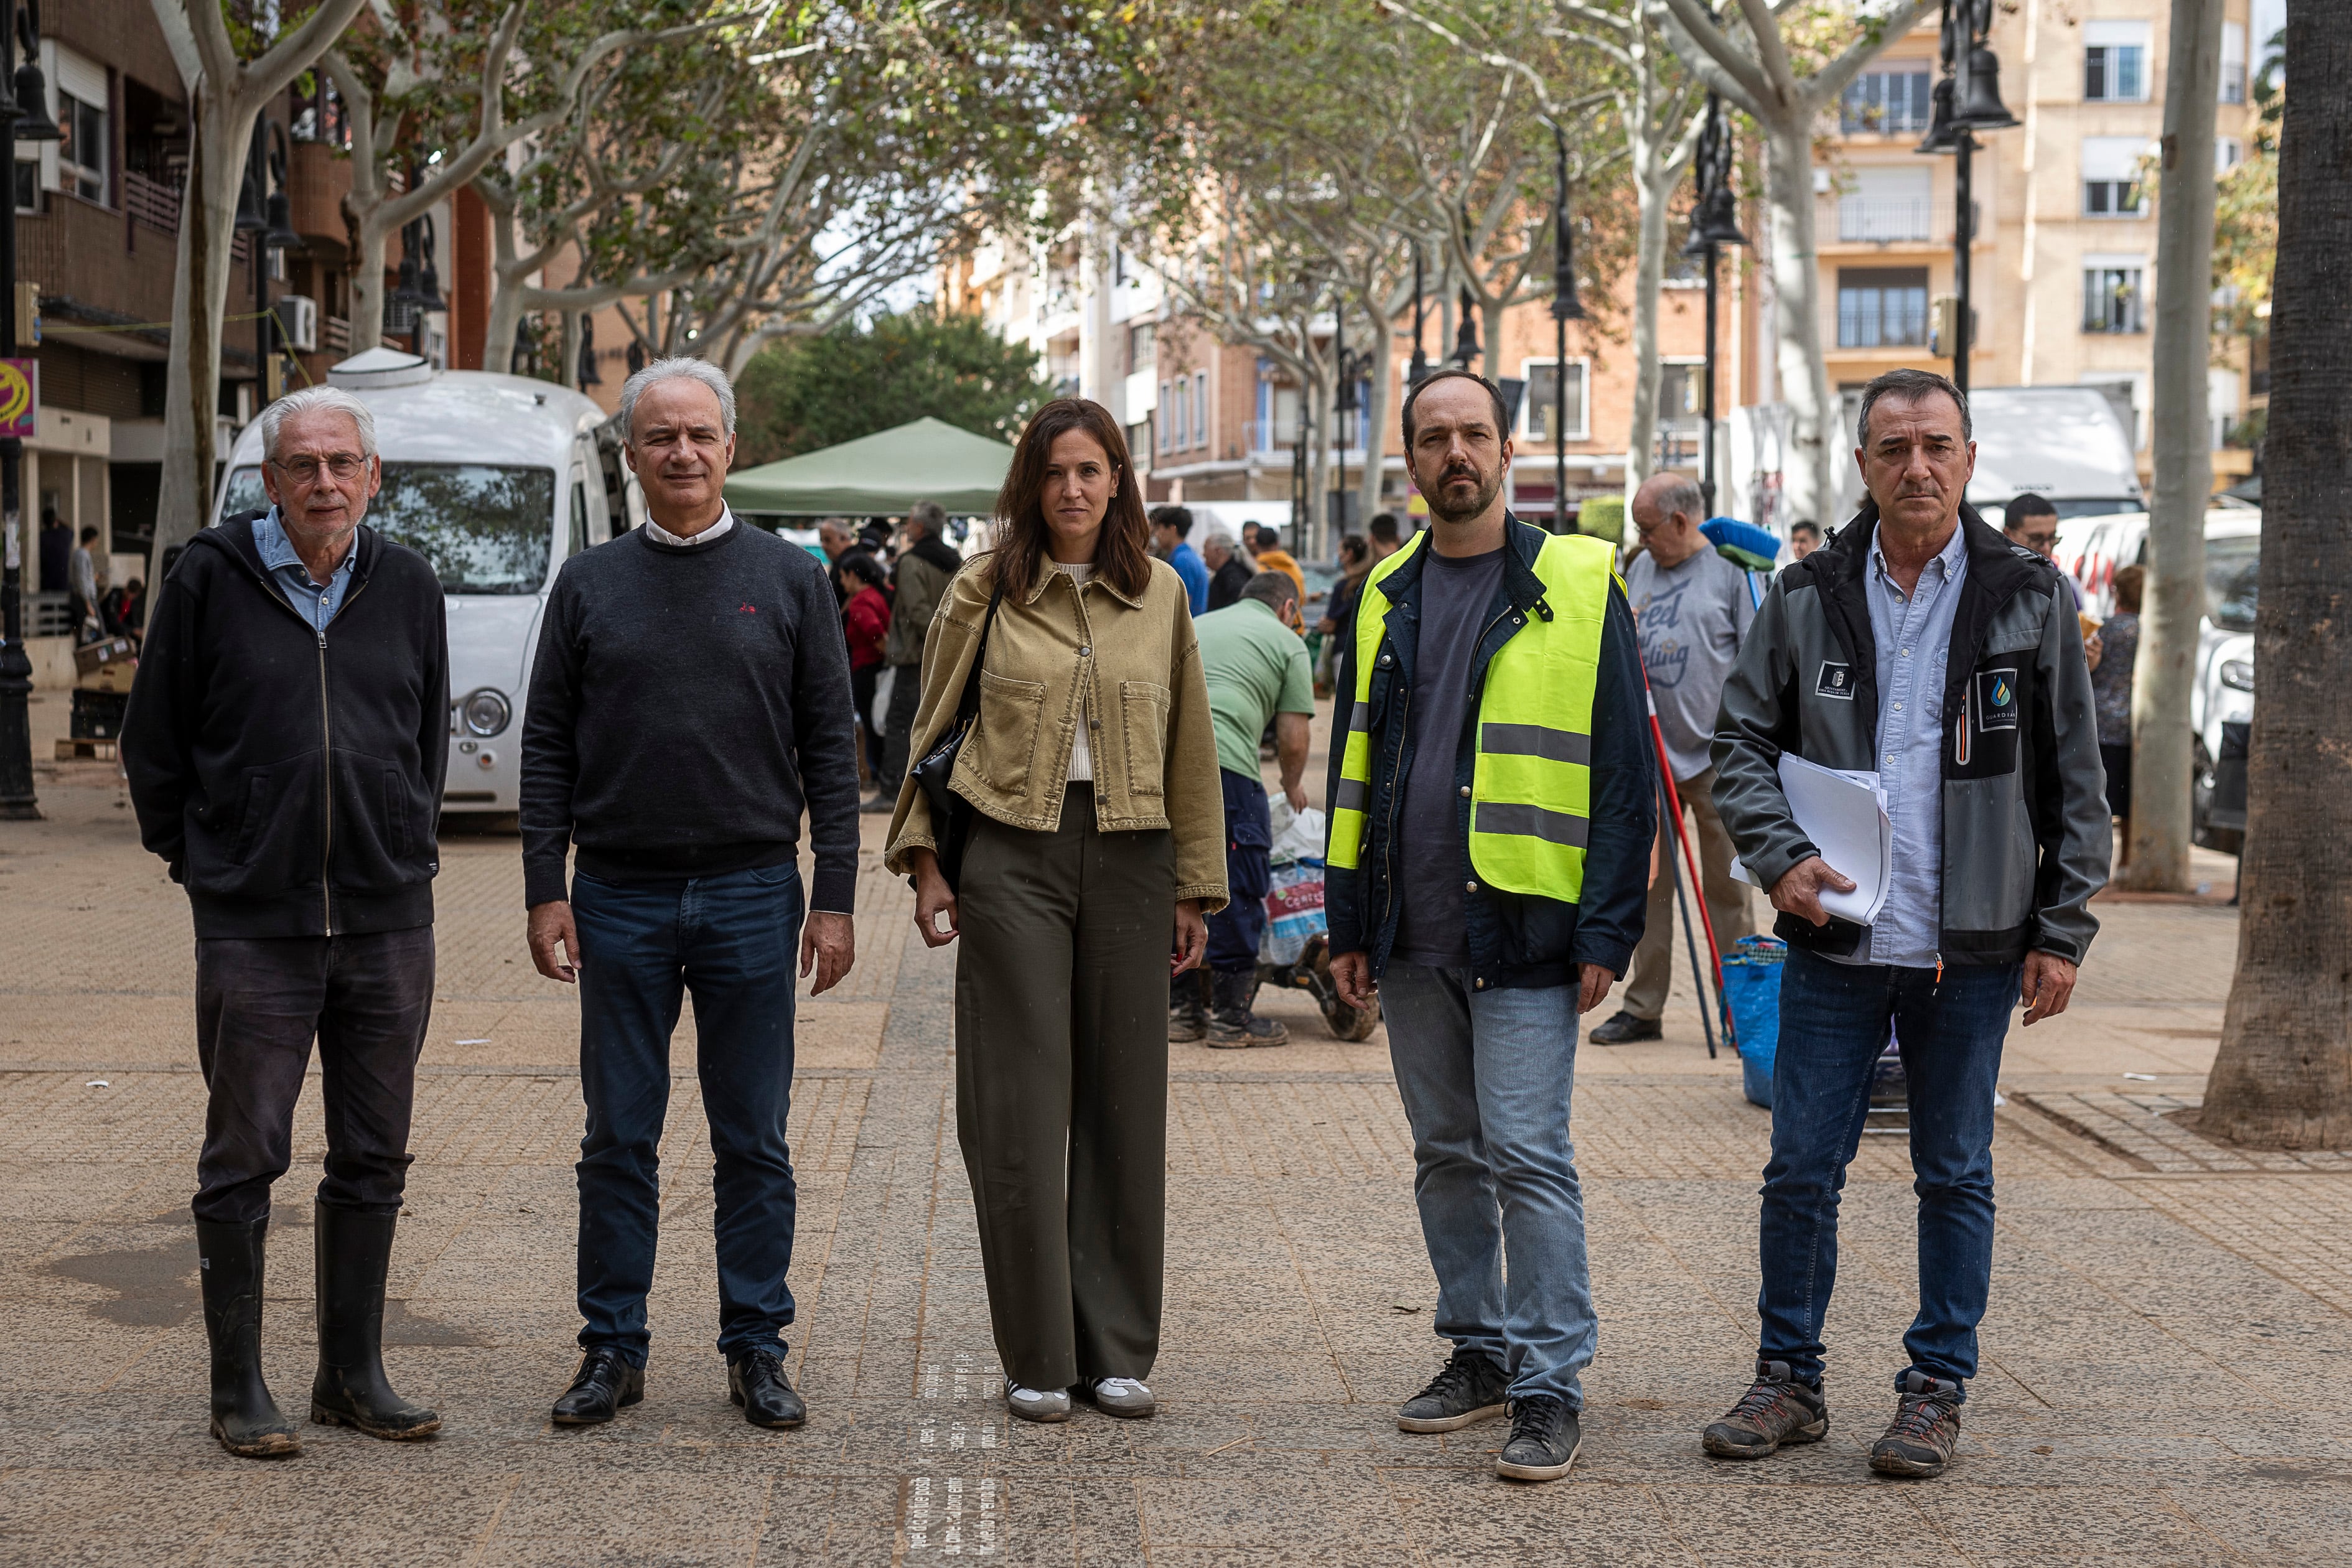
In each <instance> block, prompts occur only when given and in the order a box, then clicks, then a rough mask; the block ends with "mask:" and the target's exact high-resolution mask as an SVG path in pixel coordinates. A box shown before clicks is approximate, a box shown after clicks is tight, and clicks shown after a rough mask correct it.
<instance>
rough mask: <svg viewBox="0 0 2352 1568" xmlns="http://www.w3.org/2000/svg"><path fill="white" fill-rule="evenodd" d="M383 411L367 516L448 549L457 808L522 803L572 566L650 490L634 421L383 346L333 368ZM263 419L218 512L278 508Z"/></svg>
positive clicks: (452, 778)
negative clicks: (533, 686)
mask: <svg viewBox="0 0 2352 1568" xmlns="http://www.w3.org/2000/svg"><path fill="white" fill-rule="evenodd" d="M328 378H329V381H330V382H331V384H333V385H335V386H339V387H341V388H343V389H344V390H346V391H348V392H350V393H351V394H352V395H354V396H356V397H358V398H359V399H360V401H361V402H362V403H365V404H366V405H368V407H369V408H370V410H372V411H373V413H374V415H375V437H376V450H377V452H378V454H379V456H381V457H382V458H383V491H382V493H380V494H379V495H377V497H376V498H375V500H373V502H371V503H370V504H369V506H368V512H367V520H366V521H367V523H368V525H369V526H370V527H372V528H373V529H375V530H377V531H379V532H381V533H382V534H383V536H384V537H385V538H387V539H392V540H395V541H397V542H400V543H402V544H405V545H407V546H408V547H409V548H411V549H412V550H415V551H416V552H418V553H419V554H421V555H423V556H424V557H425V560H427V561H429V562H431V563H433V569H434V571H435V572H436V574H439V576H440V578H441V590H442V593H443V594H444V595H446V597H445V598H444V600H443V603H444V605H446V610H447V615H448V622H449V695H450V704H449V777H448V782H447V784H446V785H444V787H443V793H442V796H441V800H442V807H443V809H444V810H445V811H449V812H499V813H503V812H512V811H514V810H516V809H517V808H518V806H519V805H520V784H521V726H522V707H523V693H524V690H525V689H526V688H527V686H528V685H529V681H530V661H531V655H532V652H533V650H534V649H536V648H537V647H538V646H539V620H540V615H541V610H542V609H543V608H544V606H545V605H546V603H547V594H548V590H549V589H550V588H551V587H552V586H553V585H554V583H555V574H556V570H557V568H559V567H560V566H562V564H563V563H564V562H565V561H566V560H568V559H570V558H571V557H572V556H574V555H577V554H579V553H581V552H583V551H585V550H588V549H590V548H592V547H593V546H595V545H597V544H601V543H603V542H604V541H605V540H607V539H610V538H612V537H613V536H614V534H615V533H616V532H624V531H627V530H628V529H629V528H631V527H633V526H635V523H636V522H637V521H640V520H641V518H642V515H643V506H644V503H643V501H642V500H641V498H640V497H639V496H638V494H637V491H636V486H635V480H634V479H630V478H629V477H628V474H627V469H626V468H625V465H624V464H623V462H622V460H621V455H620V441H619V437H618V433H617V432H616V431H614V429H612V428H611V426H610V424H609V421H608V419H607V416H606V415H605V413H604V410H603V409H601V408H599V407H598V406H597V405H595V404H594V403H593V402H592V401H590V400H589V399H588V398H586V397H584V396H583V395H580V394H579V393H577V392H574V391H572V390H571V389H570V388H568V387H562V386H558V385H556V384H554V383H552V382H545V381H533V380H530V379H529V378H527V377H524V376H519V375H493V374H486V373H483V372H478V371H461V370H453V371H436V370H435V369H434V368H433V367H432V366H431V365H430V364H428V363H425V361H424V360H422V359H419V358H417V357H416V356H415V355H414V354H407V353H400V352H399V351H398V350H395V349H371V350H369V351H368V352H366V353H362V354H358V355H355V356H354V357H352V358H351V359H348V360H345V361H344V362H343V363H341V364H339V365H337V366H335V367H334V368H333V370H331V371H330V372H329V373H328ZM268 504H269V500H268V497H267V496H266V495H265V494H264V493H263V491H262V488H261V424H260V421H258V420H256V421H254V422H253V423H252V424H250V425H248V426H246V428H245V431H244V433H243V434H242V435H241V436H239V437H237V441H236V447H235V448H234V450H233V451H232V452H231V454H230V457H229V463H228V474H227V477H226V480H225V481H224V483H223V484H222V486H221V493H220V500H219V502H218V504H217V505H216V506H215V509H214V512H213V521H214V524H215V526H217V525H218V524H219V523H220V521H222V520H223V519H226V518H230V517H235V516H236V515H237V514H238V513H240V512H246V511H253V510H259V509H261V508H264V507H267V506H268Z"/></svg>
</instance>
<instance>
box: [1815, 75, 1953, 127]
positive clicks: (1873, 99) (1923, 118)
mask: <svg viewBox="0 0 2352 1568" xmlns="http://www.w3.org/2000/svg"><path fill="white" fill-rule="evenodd" d="M1931 86H1932V80H1931V79H1930V77H1929V74H1928V70H1927V67H1926V66H1924V65H1890V66H1886V67H1884V68H1881V69H1878V70H1874V71H1864V73H1863V74H1862V75H1860V76H1858V77H1856V78H1854V79H1853V82H1852V84H1850V85H1849V86H1848V87H1847V88H1846V89H1845V94H1844V96H1843V98H1841V99H1840V100H1838V129H1839V130H1840V131H1843V132H1845V133H1846V134H1847V135H1853V134H1854V133H1855V132H1864V133H1876V134H1880V135H1888V136H1891V135H1895V134H1896V133H1898V132H1910V131H1925V130H1927V121H1928V119H1929V118H1930V116H1929V102H1928V93H1929V90H1930V88H1931Z"/></svg>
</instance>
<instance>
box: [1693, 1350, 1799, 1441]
mask: <svg viewBox="0 0 2352 1568" xmlns="http://www.w3.org/2000/svg"><path fill="white" fill-rule="evenodd" d="M1829 1429H1830V1411H1829V1403H1828V1401H1827V1400H1825V1399H1824V1398H1823V1397H1822V1391H1821V1389H1820V1388H1819V1387H1818V1386H1815V1385H1813V1384H1804V1383H1800V1382H1798V1381H1797V1380H1796V1379H1795V1378H1793V1377H1791V1376H1790V1374H1789V1363H1787V1362H1785V1361H1759V1362H1758V1363H1756V1382H1755V1383H1754V1384H1753V1385H1751V1386H1750V1387H1749V1388H1748V1392H1747V1393H1745V1394H1741V1395H1740V1396H1739V1403H1738V1404H1737V1405H1733V1406H1732V1407H1731V1409H1730V1410H1729V1412H1728V1413H1727V1414H1726V1415H1725V1416H1724V1417H1723V1419H1722V1420H1720V1421H1717V1422H1715V1423H1714V1424H1713V1425H1711V1426H1708V1427H1707V1429H1706V1431H1704V1432H1702V1433H1700V1434H1699V1439H1698V1441H1699V1447H1703V1448H1705V1449H1706V1451H1707V1452H1708V1453H1710V1454H1713V1455H1714V1456H1715V1457H1716V1458H1718V1459H1760V1458H1763V1457H1764V1456H1765V1455H1767V1454H1769V1453H1772V1452H1774V1451H1776V1450H1777V1449H1778V1448H1779V1447H1780V1445H1781V1444H1783V1443H1817V1442H1819V1441H1820V1440H1821V1438H1822V1434H1823V1433H1825V1432H1827V1431H1828V1430H1829Z"/></svg>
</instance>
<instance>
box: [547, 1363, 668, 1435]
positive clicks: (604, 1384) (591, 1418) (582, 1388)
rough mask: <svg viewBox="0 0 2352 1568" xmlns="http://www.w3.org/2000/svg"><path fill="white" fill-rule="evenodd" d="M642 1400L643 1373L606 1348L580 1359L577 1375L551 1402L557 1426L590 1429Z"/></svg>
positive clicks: (643, 1393)
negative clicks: (568, 1386) (553, 1402)
mask: <svg viewBox="0 0 2352 1568" xmlns="http://www.w3.org/2000/svg"><path fill="white" fill-rule="evenodd" d="M645 1396H646V1370H645V1368H643V1367H641V1366H631V1365H630V1364H629V1363H628V1359H627V1358H626V1357H625V1356H624V1355H622V1354H621V1352H619V1351H616V1350H614V1348H613V1347H612V1346H610V1345H598V1346H597V1347H596V1348H595V1349H594V1350H592V1351H590V1352H588V1353H587V1354H586V1355H584V1356H582V1357H581V1358H580V1375H579V1376H577V1377H575V1378H573V1379H572V1386H571V1387H570V1388H567V1389H565V1390H564V1391H563V1397H562V1398H561V1399H559V1400H557V1401H556V1402H555V1424H556V1425H557V1426H595V1425H597V1424H598V1423H600V1422H604V1421H610V1420H611V1419H612V1418H613V1417H614V1416H615V1415H619V1414H620V1413H621V1406H623V1405H635V1403H636V1402H637V1401H638V1400H640V1399H643V1398H644V1397H645Z"/></svg>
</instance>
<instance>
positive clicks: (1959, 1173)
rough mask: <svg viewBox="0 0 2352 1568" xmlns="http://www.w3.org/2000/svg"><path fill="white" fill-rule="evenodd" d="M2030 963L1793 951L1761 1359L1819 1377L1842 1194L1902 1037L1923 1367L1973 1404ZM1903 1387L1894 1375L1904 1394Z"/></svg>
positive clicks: (1913, 1338)
mask: <svg viewBox="0 0 2352 1568" xmlns="http://www.w3.org/2000/svg"><path fill="white" fill-rule="evenodd" d="M2020 969H2021V965H2019V964H2014V963H2002V964H1988V965H1983V966H1959V965H1954V966H1951V967H1948V968H1947V969H1946V970H1945V971H1944V978H1943V982H1942V984H1937V980H1936V972H1935V971H1934V970H1932V969H1901V968H1896V967H1894V966H1892V965H1889V964H1847V963H1831V962H1830V961H1829V960H1828V959H1825V958H1822V957H1820V956H1818V955H1816V954H1814V953H1811V952H1806V951H1805V950H1804V949H1802V948H1791V949H1790V952H1789V962H1788V965H1787V967H1786V969H1785V970H1784V971H1783V972H1782V973H1781V977H1780V1050H1779V1053H1778V1055H1776V1056H1775V1057H1774V1058H1773V1062H1772V1162H1771V1163H1770V1164H1769V1165H1767V1166H1765V1167H1764V1218H1763V1225H1762V1234H1761V1243H1760V1251H1761V1253H1762V1259H1763V1265H1764V1287H1763V1289H1762V1290H1761V1291H1760V1292H1759V1295H1758V1297H1757V1303H1756V1306H1757V1311H1758V1313H1759V1315H1760V1316H1761V1317H1762V1319H1763V1342H1762V1348H1761V1351H1760V1355H1761V1357H1762V1359H1764V1360H1766V1361H1784V1362H1787V1363H1789V1367H1790V1371H1791V1372H1792V1373H1795V1374H1796V1375H1797V1376H1798V1377H1801V1378H1804V1379H1807V1380H1808V1381H1810V1380H1812V1379H1815V1378H1818V1377H1820V1376H1821V1374H1822V1319H1823V1318H1824V1317H1826V1316H1827V1315H1828V1312H1829V1308H1830V1291H1831V1289H1832V1287H1833V1286H1835V1284H1836V1283H1837V1212H1838V1194H1839V1193H1840V1192H1841V1191H1842V1190H1843V1188H1844V1186H1845V1170H1846V1166H1847V1165H1848V1164H1849V1163H1852V1161H1853V1156H1854V1151H1855V1150H1856V1149H1858V1148H1860V1147H1861V1144H1862V1128H1863V1120H1864V1117H1865V1116H1867V1115H1868V1114H1869V1110H1870V1079H1871V1072H1872V1068H1873V1067H1874V1064H1875V1063H1876V1062H1877V1060H1878V1056H1879V1053H1880V1052H1881V1051H1883V1050H1885V1048H1886V1033H1887V1029H1888V1026H1890V1025H1891V1026H1893V1027H1894V1029H1895V1034H1896V1036H1897V1037H1898V1038H1899V1039H1900V1040H1901V1042H1902V1047H1903V1071H1904V1075H1905V1076H1906V1078H1907V1079H1909V1080H1910V1086H1911V1169H1912V1172H1913V1173H1914V1176H1915V1177H1916V1179H1915V1180H1914V1181H1913V1183H1912V1191H1913V1192H1915V1193H1916V1194H1918V1197H1919V1315H1918V1316H1917V1317H1916V1318H1915V1319H1913V1320H1912V1322H1911V1330H1910V1331H1909V1332H1908V1333H1906V1334H1905V1335H1904V1336H1903V1348H1904V1349H1905V1350H1906V1351H1907V1352H1909V1353H1910V1356H1911V1366H1912V1367H1914V1368H1916V1369H1917V1370H1918V1371H1920V1372H1923V1373H1927V1375H1928V1376H1930V1377H1937V1378H1943V1379H1946V1380H1948V1381H1949V1382H1952V1383H1956V1384H1960V1385H1961V1386H1962V1388H1963V1390H1965V1388H1966V1386H1967V1384H1968V1380H1969V1378H1971V1377H1973V1376H1975V1375H1976V1370H1977V1323H1978V1322H1979V1321H1980V1320H1981V1319H1982V1318H1983V1317H1984V1310H1985V1297H1986V1294H1987V1293H1988V1292H1989V1291H1990V1289H1991V1285H1992V1213H1993V1209H1992V1097H1993V1085H1994V1080H1995V1079H1997V1078H1998V1077H1999V1076H2000V1047H2001V1041H2002V1039H2003V1038H2004V1037H2006V1036H2007V1035H2008V1033H2009V1010H2010V1008H2011V1006H2012V1005H2015V1003H2016V1001H2017V994H2018V981H2019V978H2020V973H2019V972H2020ZM1901 1382H1902V1376H1901V1374H1900V1373H1897V1374H1896V1383H1897V1384H1898V1386H1899V1385H1900V1384H1901Z"/></svg>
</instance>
